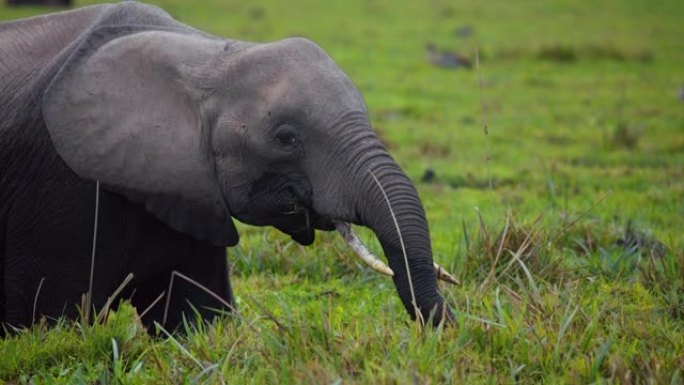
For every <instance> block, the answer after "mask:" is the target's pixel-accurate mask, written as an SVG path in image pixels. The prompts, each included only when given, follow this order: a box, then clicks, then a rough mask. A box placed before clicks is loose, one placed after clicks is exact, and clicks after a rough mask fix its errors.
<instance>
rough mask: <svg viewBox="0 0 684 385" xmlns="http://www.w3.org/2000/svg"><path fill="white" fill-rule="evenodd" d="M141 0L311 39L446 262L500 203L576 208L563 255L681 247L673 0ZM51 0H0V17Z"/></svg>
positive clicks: (554, 225)
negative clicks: (402, 177) (411, 186)
mask: <svg viewBox="0 0 684 385" xmlns="http://www.w3.org/2000/svg"><path fill="white" fill-rule="evenodd" d="M15 2H19V1H18V0H11V1H8V3H15ZM54 2H56V1H53V2H52V3H54ZM94 3H96V2H94V1H74V2H73V4H72V7H77V6H84V5H88V4H94ZM151 3H153V4H156V5H158V6H160V7H162V8H163V9H164V10H166V11H167V12H169V13H170V14H171V15H172V16H173V17H174V18H176V19H178V20H180V21H182V22H184V23H187V24H189V25H192V26H194V27H196V28H199V29H202V30H204V31H207V32H210V33H212V34H216V35H220V36H224V37H228V38H234V39H239V40H248V41H257V42H260V41H271V40H277V39H282V38H285V37H289V36H305V37H308V38H310V39H312V40H314V41H316V42H317V43H318V44H320V45H321V46H322V47H323V48H324V49H325V50H326V51H327V52H328V53H329V54H330V55H331V56H332V57H333V58H334V59H335V60H336V61H337V62H338V63H339V65H340V66H341V67H342V68H343V69H344V70H345V72H347V74H348V75H349V76H350V77H351V78H352V80H354V82H355V83H356V84H357V85H358V87H359V88H360V89H361V92H362V93H363V95H364V97H365V99H366V102H367V104H368V107H369V110H370V113H371V118H372V122H373V125H374V127H375V129H376V130H377V131H378V133H379V134H380V136H381V138H382V139H383V141H384V142H385V143H386V145H387V146H388V147H389V149H390V151H391V152H392V154H393V155H394V156H395V158H396V159H397V160H398V162H399V163H400V164H401V165H402V167H404V169H405V170H406V171H407V173H408V174H409V176H410V177H411V178H412V179H413V180H414V182H416V184H417V186H418V189H419V192H420V193H421V196H422V197H423V199H424V201H425V205H426V209H427V214H428V218H429V220H430V223H431V226H432V234H433V240H434V242H435V244H434V249H435V253H436V255H437V258H439V259H441V260H442V261H447V262H448V263H447V265H450V266H453V267H456V266H464V265H465V266H468V263H467V261H464V260H463V259H462V258H466V257H463V255H466V254H468V250H465V249H467V248H468V247H471V246H470V245H467V244H466V243H467V235H468V231H469V230H471V231H472V232H475V231H476V230H477V229H478V228H479V227H480V225H481V223H482V222H484V223H486V224H487V225H488V226H491V227H492V229H493V231H494V232H495V231H496V230H500V229H501V228H502V227H503V225H504V222H505V220H506V218H507V217H510V216H513V217H515V218H516V220H517V222H518V223H521V224H522V225H525V224H527V225H528V226H532V224H538V223H541V225H542V228H545V229H549V230H548V231H549V232H551V233H553V232H554V231H555V230H553V229H558V228H559V226H560V227H561V228H563V226H565V224H568V223H571V222H572V221H573V220H575V219H576V218H578V217H580V216H581V217H582V221H580V224H581V226H580V227H581V228H582V230H581V231H580V230H577V233H572V232H571V234H570V238H571V239H569V240H568V243H567V244H559V245H558V248H559V251H560V252H561V254H559V255H563V256H564V257H565V256H567V255H568V253H571V254H572V255H577V254H580V255H583V253H584V254H588V255H593V254H594V253H596V250H597V247H598V246H601V247H604V248H608V249H610V250H613V249H615V248H617V249H620V248H621V247H622V246H620V241H621V240H622V241H624V239H627V238H629V237H630V236H631V237H632V238H634V236H635V235H634V234H641V235H642V236H647V238H648V237H651V238H648V239H651V240H652V241H653V242H656V243H664V244H667V245H668V246H669V247H670V248H674V249H676V250H681V248H682V234H681V228H682V226H683V225H684V220H682V218H684V199H683V198H684V71H683V70H682V69H683V68H684V23H682V20H684V3H683V2H681V1H659V2H652V1H636V0H627V1H625V0H602V1H595V2H584V1H569V0H557V1H546V0H540V1H534V0H532V1H519V2H510V1H505V0H486V1H480V0H477V1H446V0H431V1H420V2H418V1H389V0H371V1H368V0H345V1H325V2H323V1H306V0H302V1H288V2H282V1H275V0H273V1H242V2H239V1H228V0H212V1H203V2H201V3H200V2H192V1H183V0H165V1H151ZM62 9H65V8H59V7H38V6H16V5H14V6H10V5H5V6H3V7H2V8H0V18H1V19H15V18H19V17H27V16H31V15H36V14H41V13H46V12H54V11H58V10H62ZM478 62H479V65H478ZM539 218H541V219H539ZM573 226H574V225H573ZM242 231H244V232H246V233H247V234H248V235H249V234H257V235H254V236H255V237H257V238H258V239H261V237H262V236H264V235H263V231H264V230H261V229H258V230H257V229H243V230H242ZM267 234H268V235H266V236H268V237H279V236H280V235H278V234H270V233H267ZM586 234H589V235H586ZM247 239H250V238H249V236H248V237H247ZM283 239H284V238H283ZM322 239H323V241H324V242H325V241H326V239H327V238H325V236H323V238H322ZM630 239H631V238H630ZM283 242H285V241H283ZM370 242H371V243H372V242H373V241H372V240H370ZM578 242H579V243H580V244H582V245H583V246H581V247H578V246H577V245H576V243H578ZM242 244H243V245H245V244H246V245H247V246H243V247H249V246H250V242H249V241H247V242H244V241H243V242H242ZM376 247H377V245H376ZM583 248H584V249H586V250H583ZM245 253H247V251H245ZM251 253H252V254H253V250H252V251H251ZM680 255H681V254H680ZM253 257H254V256H253V255H252V258H253ZM281 262H282V263H285V264H287V263H289V262H285V261H281ZM237 263H238V265H240V263H245V264H249V263H251V262H247V261H243V262H240V261H238V262H237ZM473 263H474V264H473V269H474V270H472V271H470V273H472V274H476V271H477V267H476V266H477V263H479V262H477V260H476V261H475V262H473ZM288 266H289V265H288ZM301 267H302V266H299V265H297V268H301ZM276 268H285V269H287V266H280V265H278V264H276V266H274V269H276ZM461 268H462V267H461ZM468 271H469V269H468V268H465V271H463V272H462V274H465V275H466V276H467V275H468V274H469V273H468Z"/></svg>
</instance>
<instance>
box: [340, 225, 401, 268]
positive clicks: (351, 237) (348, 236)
mask: <svg viewBox="0 0 684 385" xmlns="http://www.w3.org/2000/svg"><path fill="white" fill-rule="evenodd" d="M333 223H334V224H335V227H336V228H337V231H339V232H340V234H341V235H342V238H344V241H345V242H347V244H348V245H349V247H351V249H352V250H354V252H355V253H356V255H358V256H359V258H361V259H362V260H363V261H364V262H365V263H366V264H367V265H368V266H370V267H371V269H373V270H375V271H377V272H378V273H381V274H385V275H389V276H390V277H393V276H394V272H393V271H392V269H390V268H389V266H387V265H385V264H384V263H383V262H382V261H381V260H379V259H378V257H376V256H375V255H373V254H371V252H370V251H368V249H367V248H366V246H364V245H363V243H361V240H360V239H359V236H358V235H356V233H355V232H354V230H352V228H351V225H349V223H345V222H338V221H333Z"/></svg>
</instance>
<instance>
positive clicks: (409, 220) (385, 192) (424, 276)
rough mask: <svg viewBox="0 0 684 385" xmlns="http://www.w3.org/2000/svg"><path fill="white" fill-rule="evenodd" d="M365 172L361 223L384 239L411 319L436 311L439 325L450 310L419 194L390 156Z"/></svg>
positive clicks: (398, 286)
mask: <svg viewBox="0 0 684 385" xmlns="http://www.w3.org/2000/svg"><path fill="white" fill-rule="evenodd" d="M363 174H365V175H364V177H363V178H362V182H361V184H360V185H361V186H363V187H362V188H361V190H363V191H365V192H366V193H365V194H363V195H364V196H365V197H366V199H364V200H363V201H360V202H358V207H357V213H358V215H359V219H360V221H361V223H362V224H363V225H365V226H367V227H369V228H370V229H371V230H373V232H374V233H375V235H376V236H377V237H378V239H379V240H380V244H381V245H382V249H383V251H384V253H385V256H386V257H387V259H388V261H389V266H390V268H391V269H392V271H394V277H393V280H394V284H395V285H396V287H397V291H398V292H399V297H400V298H401V300H402V302H403V304H404V307H405V308H406V310H407V311H408V313H409V314H410V315H411V317H413V318H415V317H416V310H418V311H419V312H420V316H421V317H422V319H423V320H424V321H427V320H428V318H429V316H430V315H431V313H433V312H434V317H433V322H434V323H435V324H436V323H439V321H441V319H442V317H443V315H444V314H443V313H444V312H445V311H448V310H447V309H445V307H444V300H443V298H442V296H441V295H440V293H439V291H438V288H437V278H436V275H435V269H434V265H433V260H432V248H431V246H430V232H429V229H428V224H427V220H426V218H425V211H424V209H423V206H422V204H421V202H420V199H419V198H418V193H417V192H416V190H415V188H414V186H413V185H412V183H411V181H410V180H409V179H408V177H407V176H406V175H405V174H404V173H403V172H402V171H401V169H400V168H399V166H398V165H397V164H396V163H395V162H394V161H393V160H392V159H391V158H390V157H389V156H387V157H386V159H385V161H383V162H377V159H376V162H374V165H373V168H369V169H368V170H367V171H366V172H365V173H363ZM407 263H408V266H407Z"/></svg>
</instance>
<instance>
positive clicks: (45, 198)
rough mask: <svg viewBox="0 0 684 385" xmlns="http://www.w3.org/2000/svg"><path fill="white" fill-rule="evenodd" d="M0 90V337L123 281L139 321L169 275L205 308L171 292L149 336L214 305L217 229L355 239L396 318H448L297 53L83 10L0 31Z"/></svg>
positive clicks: (420, 219) (399, 198)
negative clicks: (369, 249)
mask: <svg viewBox="0 0 684 385" xmlns="http://www.w3.org/2000/svg"><path fill="white" fill-rule="evenodd" d="M0 90H1V93H0V262H1V263H0V277H1V278H0V321H2V322H4V323H6V324H10V325H30V324H31V323H32V322H33V320H34V317H37V316H39V315H44V316H46V317H48V318H50V317H58V316H61V315H66V316H69V317H75V316H77V314H78V313H77V306H76V305H77V304H79V303H80V299H81V296H82V294H83V293H85V292H87V291H90V290H89V287H90V285H92V290H91V291H90V292H91V293H92V304H93V307H95V308H99V307H100V306H102V304H103V303H105V301H106V300H107V296H108V295H111V294H112V293H113V292H114V291H115V290H116V289H117V287H119V286H120V284H121V283H122V281H123V280H124V279H125V277H126V276H127V275H128V274H129V273H132V274H133V277H134V278H133V280H132V281H131V282H130V283H129V284H128V285H127V286H126V293H122V296H125V295H130V296H131V297H130V298H131V301H132V303H133V304H134V306H136V307H137V308H138V309H145V308H148V306H151V305H153V306H152V308H151V309H149V311H148V312H147V313H146V314H145V317H144V318H143V322H144V323H146V324H147V325H150V324H152V323H153V322H154V321H157V322H162V320H163V319H164V314H163V312H164V306H163V305H160V304H157V305H154V302H155V299H157V298H158V297H159V296H160V295H163V294H164V293H165V290H166V289H167V285H168V284H169V278H170V275H171V274H172V272H173V271H178V272H180V273H182V274H183V275H185V276H188V277H190V278H192V279H193V280H195V281H196V282H198V283H199V284H201V285H202V286H204V287H205V288H207V289H209V290H210V291H211V292H213V293H214V295H210V294H208V293H207V292H205V291H203V290H201V289H200V288H198V287H197V286H196V285H191V284H189V283H186V282H184V281H181V280H177V281H176V283H175V285H174V287H173V294H172V295H171V296H170V298H169V299H168V301H169V307H168V318H166V325H167V326H169V327H174V326H176V325H178V324H179V323H180V322H182V319H183V315H184V314H188V312H190V311H191V307H190V305H189V304H192V305H193V307H194V308H196V309H197V310H198V311H199V312H200V314H201V315H202V316H204V317H207V318H210V317H212V316H213V315H214V314H215V312H214V309H224V310H230V309H231V308H232V307H233V306H234V303H233V294H232V290H231V285H230V281H229V279H228V266H227V258H226V252H225V251H226V249H225V248H226V246H234V245H236V244H237V243H238V233H237V231H236V228H235V226H234V224H233V218H235V219H237V220H239V221H241V222H244V223H247V224H251V225H257V226H274V227H276V228H278V229H279V230H281V231H283V232H284V233H287V234H289V235H290V236H291V237H292V238H293V239H294V240H295V241H297V242H299V243H300V244H303V245H310V244H311V243H312V242H313V240H314V230H315V229H318V230H327V231H329V230H333V229H334V228H335V224H336V223H345V222H349V223H354V224H358V225H363V226H366V227H368V228H370V229H372V231H373V232H374V233H375V235H376V236H377V237H378V239H379V240H380V243H381V245H382V248H383V251H384V253H385V255H386V257H387V258H388V261H389V265H390V267H391V269H392V270H393V272H394V277H393V279H394V283H395V285H396V288H397V290H398V293H399V296H400V298H401V300H402V302H403V304H404V306H405V307H406V309H407V311H408V313H409V314H410V315H411V316H412V317H415V316H416V312H415V310H414V309H416V308H417V309H419V311H420V315H421V316H422V317H423V318H424V319H428V316H429V314H430V313H432V314H434V318H433V319H434V322H435V323H437V322H439V321H440V320H441V319H442V318H443V317H445V315H447V316H448V315H449V314H450V313H449V310H448V307H447V306H446V305H445V304H444V300H443V298H442V296H441V295H440V293H439V291H438V287H437V282H436V278H435V272H434V270H433V261H432V252H431V245H430V236H429V232H428V224H427V221H426V218H425V213H424V210H423V207H422V205H421V202H420V200H419V197H418V194H417V192H416V190H415V188H414V186H413V185H412V184H411V182H410V180H409V178H408V177H407V176H406V175H405V174H404V173H403V172H402V170H401V169H400V167H399V166H398V165H397V163H396V162H395V161H394V160H393V159H392V157H391V156H390V155H389V154H388V152H387V150H386V149H385V147H384V146H383V144H382V143H381V142H380V140H379V139H378V137H377V136H376V134H375V133H374V131H373V130H372V128H371V126H370V123H369V118H368V114H367V110H366V106H365V102H364V101H363V99H362V96H361V95H360V93H359V91H358V90H357V88H356V87H355V86H354V84H353V83H352V82H351V81H350V79H349V78H348V77H347V76H346V75H345V74H344V73H343V72H342V70H341V69H340V68H339V67H338V66H337V65H336V64H335V63H334V62H333V60H332V59H331V58H330V57H329V56H328V55H327V54H326V53H325V52H324V51H323V50H322V49H321V48H320V47H319V46H317V45H316V44H314V43H312V42H311V41H309V40H306V39H303V38H289V39H285V40H282V41H278V42H274V43H267V44H254V43H247V42H241V41H237V40H227V39H224V38H219V37H216V36H212V35H209V34H206V33H203V32H201V31H198V30H196V29H193V28H191V27H189V26H187V25H184V24H182V23H179V22H177V21H175V20H174V19H172V18H171V17H170V16H169V15H168V14H166V13H165V12H164V11H162V10H161V9H159V8H157V7H154V6H150V5H145V4H140V3H136V2H122V3H119V4H116V5H97V6H91V7H85V8H80V9H76V10H73V11H68V12H62V13H56V14H51V15H47V16H42V17H34V18H29V19H24V20H18V21H12V22H7V23H3V24H0ZM376 178H377V183H376ZM378 183H379V184H380V185H382V186H383V187H384V191H383V190H381V189H380V188H379V186H378ZM100 186H101V188H100ZM385 194H386V196H387V199H388V200H389V201H390V202H391V204H392V209H393V214H394V217H395V218H396V221H397V224H398V226H399V228H400V229H401V234H402V236H401V237H400V236H399V233H398V232H397V230H396V226H395V223H394V220H393V216H392V215H391V213H390V209H389V206H388V204H387V202H386V198H385ZM94 231H95V232H96V233H97V234H96V236H95V234H94ZM402 243H403V245H404V246H405V250H406V254H407V257H406V260H407V261H408V267H407V266H406V264H405V262H404V261H405V257H404V254H403V251H402ZM93 251H94V255H95V256H96V257H95V259H94V266H93V269H92V270H91V254H93ZM91 271H92V274H93V278H92V280H91V278H90V274H91ZM409 274H410V277H411V283H412V285H410V284H409V278H408V276H409ZM91 282H92V283H91ZM411 287H412V289H413V293H414V294H412V292H411ZM167 294H168V293H167ZM413 297H415V298H413ZM414 301H415V302H414ZM414 303H415V306H414Z"/></svg>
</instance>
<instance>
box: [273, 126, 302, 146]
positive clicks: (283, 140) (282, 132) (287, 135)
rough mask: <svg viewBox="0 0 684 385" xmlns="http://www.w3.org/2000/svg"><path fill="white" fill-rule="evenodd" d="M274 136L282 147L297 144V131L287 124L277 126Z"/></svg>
mask: <svg viewBox="0 0 684 385" xmlns="http://www.w3.org/2000/svg"><path fill="white" fill-rule="evenodd" d="M275 137H276V140H278V143H280V145H282V146H284V147H292V146H294V145H296V144H297V131H296V130H295V129H294V127H292V126H290V125H287V124H284V125H282V126H280V127H278V131H277V132H276V135H275Z"/></svg>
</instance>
